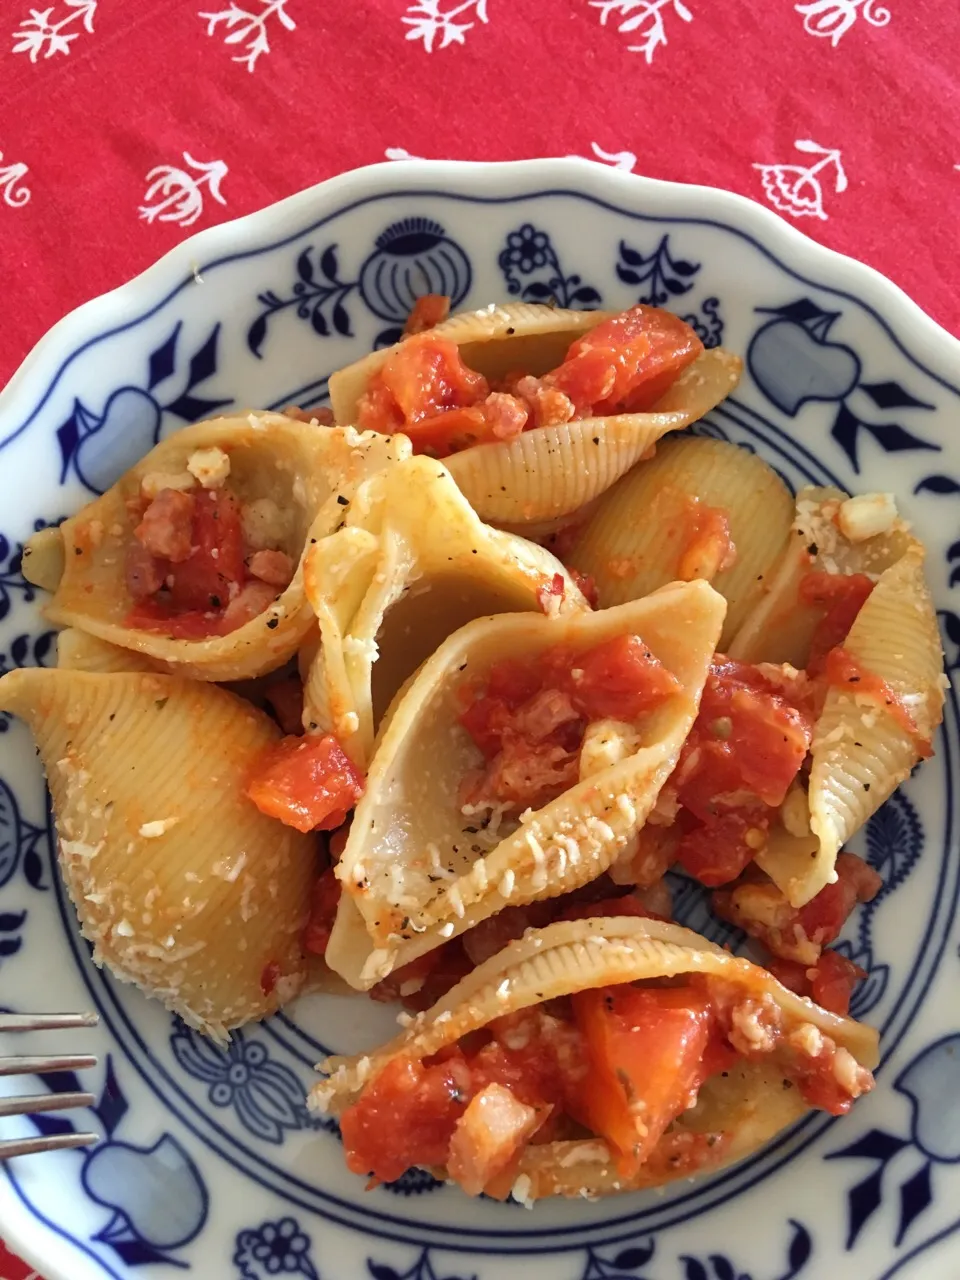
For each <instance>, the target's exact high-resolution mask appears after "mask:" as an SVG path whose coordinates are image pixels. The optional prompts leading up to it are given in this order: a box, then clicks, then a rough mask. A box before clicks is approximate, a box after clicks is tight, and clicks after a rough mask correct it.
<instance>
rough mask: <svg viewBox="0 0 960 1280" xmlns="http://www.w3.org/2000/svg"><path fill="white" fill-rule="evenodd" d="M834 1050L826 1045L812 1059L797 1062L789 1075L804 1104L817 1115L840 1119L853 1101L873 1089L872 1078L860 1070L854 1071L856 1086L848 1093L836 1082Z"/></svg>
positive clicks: (855, 1069)
mask: <svg viewBox="0 0 960 1280" xmlns="http://www.w3.org/2000/svg"><path fill="white" fill-rule="evenodd" d="M837 1053H838V1050H837V1048H836V1046H834V1045H832V1044H830V1043H827V1044H825V1045H824V1048H823V1051H822V1052H821V1053H820V1054H818V1055H817V1057H815V1058H805V1059H801V1060H800V1061H799V1062H798V1063H796V1064H795V1065H794V1066H793V1067H792V1068H791V1071H790V1075H791V1077H792V1078H793V1079H794V1081H795V1082H796V1084H797V1087H798V1088H799V1090H800V1092H801V1094H802V1095H803V1098H804V1100H805V1101H806V1102H807V1103H808V1104H809V1105H810V1106H811V1107H816V1108H817V1109H818V1110H819V1111H826V1112H828V1113H829V1114H830V1115H832V1116H844V1115H846V1114H847V1112H848V1111H849V1110H850V1108H851V1107H852V1106H853V1103H854V1101H855V1099H856V1098H858V1097H859V1096H860V1095H861V1094H863V1093H869V1092H870V1090H871V1089H872V1088H873V1085H874V1081H873V1076H872V1075H871V1074H870V1072H869V1071H867V1070H866V1069H865V1068H863V1067H855V1068H854V1071H855V1075H856V1083H855V1087H854V1092H852V1093H851V1092H850V1091H849V1089H848V1088H846V1087H845V1085H843V1084H841V1083H840V1081H839V1079H838V1078H837V1073H836V1070H835V1066H834V1064H835V1062H836V1059H837Z"/></svg>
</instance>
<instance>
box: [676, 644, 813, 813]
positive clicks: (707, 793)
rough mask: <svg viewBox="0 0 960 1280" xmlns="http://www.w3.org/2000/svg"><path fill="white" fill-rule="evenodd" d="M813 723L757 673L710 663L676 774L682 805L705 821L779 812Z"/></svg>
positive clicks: (727, 662)
mask: <svg viewBox="0 0 960 1280" xmlns="http://www.w3.org/2000/svg"><path fill="white" fill-rule="evenodd" d="M812 737H813V717H812V715H811V714H810V712H809V711H808V710H806V709H805V708H801V707H800V706H799V705H798V704H797V702H796V701H792V700H791V699H790V698H789V697H788V694H787V690H786V689H785V688H784V687H783V686H782V685H780V686H778V685H775V684H774V683H773V682H772V681H771V680H769V679H768V678H767V677H766V676H765V675H764V674H763V673H762V672H760V671H759V670H758V668H757V667H755V666H752V665H750V664H749V663H746V662H738V661H736V660H734V659H730V658H724V657H722V656H720V655H718V656H717V658H716V659H715V660H714V662H713V664H712V666H711V668H710V674H709V675H708V676H707V681H706V684H705V686H704V690H703V695H702V697H701V700H700V711H699V714H698V716H697V719H696V722H695V723H694V726H693V729H692V730H691V732H690V734H689V736H688V738H687V741H686V743H685V744H684V749H683V752H682V754H681V757H680V763H679V764H678V766H677V769H676V772H675V774H674V781H675V785H676V786H677V788H678V791H679V796H680V802H681V804H683V805H684V807H685V808H687V809H689V810H690V812H691V813H694V814H696V815H697V817H699V818H700V819H701V820H702V821H705V822H709V821H710V820H711V819H712V818H713V817H714V816H716V815H718V814H720V813H722V812H723V811H724V809H725V808H742V807H744V805H745V804H750V801H748V800H747V799H746V797H744V796H743V795H742V794H740V795H738V793H744V792H746V793H748V794H749V795H750V796H752V797H754V800H753V802H752V804H753V807H756V806H757V803H758V802H759V804H760V805H761V806H773V807H776V806H779V805H780V804H782V803H783V800H784V797H785V796H786V794H787V789H788V788H789V786H790V783H791V782H792V781H793V780H794V778H795V777H796V776H797V773H798V772H799V770H800V766H801V765H802V764H803V761H804V759H805V758H806V755H807V752H808V751H809V749H810V743H811V740H812Z"/></svg>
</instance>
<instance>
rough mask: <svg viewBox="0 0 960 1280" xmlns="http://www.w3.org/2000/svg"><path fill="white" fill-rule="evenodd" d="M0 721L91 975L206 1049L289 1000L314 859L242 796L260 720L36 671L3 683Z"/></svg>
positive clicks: (126, 683) (139, 688) (233, 708)
mask: <svg viewBox="0 0 960 1280" xmlns="http://www.w3.org/2000/svg"><path fill="white" fill-rule="evenodd" d="M0 707H2V708H3V709H4V710H7V711H11V712H13V713H14V714H15V715H18V716H20V717H22V718H23V719H24V720H26V722H27V723H28V724H29V726H30V728H31V729H32V731H33V734H34V737H35V738H36V740H37V746H38V749H39V752H40V757H41V759H42V761H43V765H44V769H45V771H46V775H47V782H48V785H49V787H50V791H51V794H52V797H53V812H54V819H55V821H56V826H57V835H58V837H59V852H60V868H61V872H62V874H63V878H64V882H65V884H66V886H67V889H68V891H69V893H70V896H71V897H72V899H73V901H74V905H75V906H76V909H77V914H78V916H79V919H80V925H81V929H82V931H83V933H84V935H85V936H86V937H87V938H89V939H90V941H91V942H92V943H93V944H94V959H95V960H96V962H97V963H98V964H104V965H106V966H107V967H108V968H109V969H110V970H111V972H113V973H114V974H115V975H116V976H117V977H118V978H121V979H122V980H123V981H125V982H133V983H136V984H137V986H139V987H141V988H143V990H145V991H147V992H149V993H150V994H151V995H153V996H156V997H157V998H158V999H160V1000H162V1001H163V1002H164V1003H165V1004H166V1005H167V1007H168V1008H169V1009H171V1010H173V1011H174V1012H176V1013H177V1014H179V1015H180V1016H181V1017H182V1018H183V1019H184V1020H185V1021H187V1022H189V1023H190V1024H191V1025H192V1026H196V1027H199V1028H201V1029H203V1030H205V1031H207V1032H209V1033H210V1034H211V1035H213V1036H215V1037H218V1038H223V1037H225V1036H226V1034H227V1032H228V1031H229V1029H230V1028H231V1027H238V1026H241V1025H242V1024H243V1023H244V1022H248V1021H249V1020H250V1019H256V1018H262V1017H264V1016H265V1015H267V1014H268V1013H271V1012H272V1011H273V1010H274V1009H276V1008H277V1007H278V1005H280V1004H281V1003H282V1002H283V1001H284V1000H288V999H290V998H291V997H292V996H293V995H294V994H295V993H296V991H297V990H298V989H299V987H300V985H301V983H302V981H303V977H304V973H305V969H306V962H305V958H304V955H303V952H302V950H301V945H300V938H301V932H302V929H303V924H304V920H305V916H306V910H307V902H308V896H309V889H310V885H311V883H312V882H313V879H314V878H315V875H316V859H317V847H316V841H315V837H313V836H303V835H299V834H298V833H296V832H294V831H292V830H290V829H289V828H285V827H282V826H280V825H279V824H278V823H274V822H272V821H271V820H270V819H269V818H265V817H263V815H262V814H260V813H258V812H257V810H256V808H255V807H254V806H253V804H251V802H250V801H249V800H248V799H247V797H246V795H245V794H244V790H243V788H244V784H245V782H246V777H247V774H248V772H249V770H250V768H251V766H252V765H253V763H254V762H255V760H256V758H257V756H258V755H259V754H260V752H262V751H263V750H264V748H265V747H267V746H269V745H270V744H271V743H272V742H273V741H275V740H276V738H278V737H279V731H278V730H277V729H276V727H275V726H274V725H273V724H272V722H271V721H270V720H269V719H268V718H267V717H266V716H264V715H263V714H262V713H260V712H258V711H256V710H255V709H254V708H253V707H251V706H249V705H248V704H247V703H245V702H243V701H242V700H241V699H239V698H236V697H234V696H233V695H232V694H229V693H226V692H224V691H223V690H221V689H217V688H214V687H212V686H211V685H209V684H205V683H200V682H195V681H187V680H181V679H178V678H176V677H172V676H161V675H144V674H139V673H131V674H112V675H95V674H90V673H87V672H81V671H69V670H43V669H25V670H18V671H12V672H10V673H9V674H8V675H6V676H4V677H3V679H2V680H0Z"/></svg>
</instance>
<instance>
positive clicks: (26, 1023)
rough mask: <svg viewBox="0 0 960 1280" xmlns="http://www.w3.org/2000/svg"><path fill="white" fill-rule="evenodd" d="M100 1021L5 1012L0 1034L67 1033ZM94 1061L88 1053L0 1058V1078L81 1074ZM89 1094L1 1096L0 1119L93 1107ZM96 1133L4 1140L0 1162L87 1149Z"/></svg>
mask: <svg viewBox="0 0 960 1280" xmlns="http://www.w3.org/2000/svg"><path fill="white" fill-rule="evenodd" d="M99 1021H100V1019H99V1017H98V1016H97V1014H95V1013H37V1014H33V1013H4V1014H0V1032H4V1031H10V1032H20V1031H69V1030H71V1029H73V1028H74V1027H95V1026H96V1025H97V1023H98V1022H99ZM96 1065H97V1059H96V1058H95V1057H93V1056H91V1055H90V1054H73V1055H66V1056H60V1057H41V1056H27V1055H24V1056H18V1057H3V1056H0V1076H42V1075H50V1074H52V1073H53V1072H56V1071H83V1070H84V1069H85V1068H87V1067H95V1066H96ZM94 1102H95V1098H94V1096H93V1094H92V1093H77V1092H72V1093H41V1094H19V1095H15V1096H11V1097H6V1098H4V1097H0V1118H3V1117H5V1116H29V1115H37V1114H39V1113H40V1112H42V1111H65V1110H67V1109H68V1108H69V1107H90V1106H93V1103H94ZM99 1141H100V1136H99V1134H96V1133H55V1134H46V1135H41V1136H40V1137H38V1138H7V1139H5V1140H3V1141H0V1163H2V1162H3V1161H4V1160H10V1159H12V1157H13V1156H30V1155H35V1154H36V1153H37V1152H40V1151H61V1150H63V1149H64V1148H66V1147H87V1146H89V1145H90V1144H91V1143H92V1142H99Z"/></svg>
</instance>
